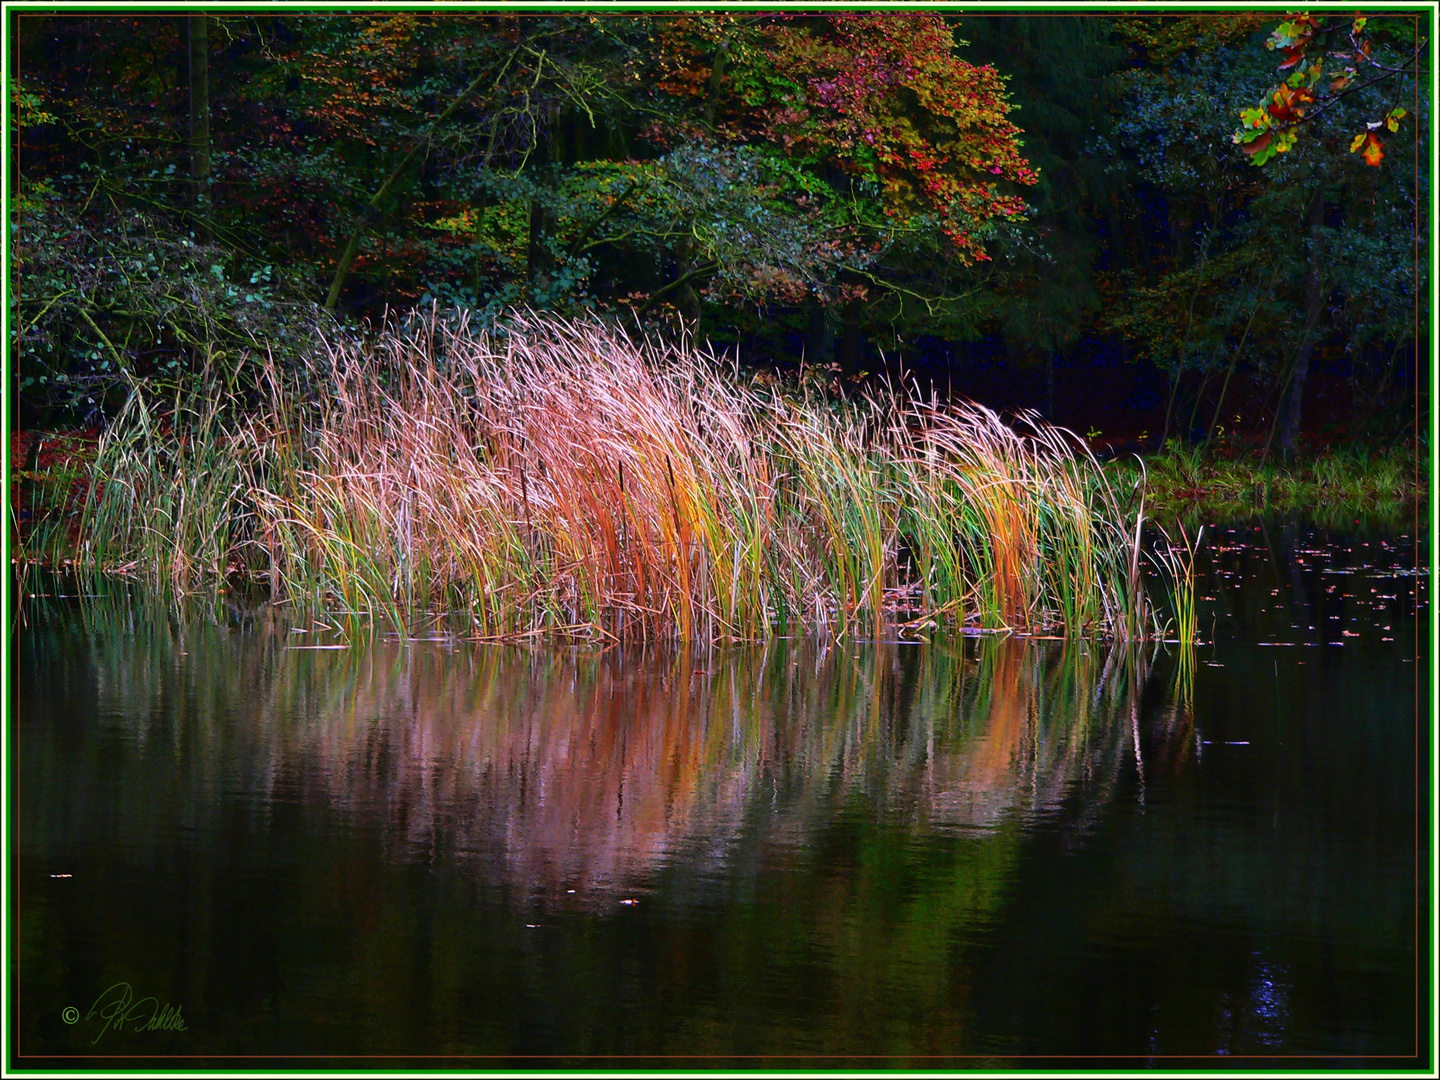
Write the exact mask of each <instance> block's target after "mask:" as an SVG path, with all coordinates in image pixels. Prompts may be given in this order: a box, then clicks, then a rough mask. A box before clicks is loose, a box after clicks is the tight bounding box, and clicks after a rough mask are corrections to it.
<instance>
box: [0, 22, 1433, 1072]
mask: <svg viewBox="0 0 1440 1080" xmlns="http://www.w3.org/2000/svg"><path fill="white" fill-rule="evenodd" d="M1360 6H1363V8H1364V10H1366V11H1367V12H1385V13H1388V14H1401V13H1414V14H1416V15H1419V16H1421V17H1425V16H1426V15H1428V17H1429V19H1430V25H1431V28H1432V33H1431V36H1430V41H1429V42H1428V46H1429V51H1430V106H1431V111H1430V116H1429V117H1428V121H1429V124H1430V134H1431V137H1430V160H1429V162H1428V165H1429V167H1430V177H1431V182H1430V202H1429V205H1428V207H1427V208H1426V209H1427V211H1428V213H1429V215H1430V234H1429V244H1428V246H1427V250H1426V253H1425V258H1426V259H1428V260H1429V265H1430V295H1429V297H1428V300H1429V306H1428V315H1427V316H1426V317H1428V321H1429V338H1430V372H1429V375H1430V379H1429V389H1430V401H1429V405H1430V416H1429V436H1430V476H1431V478H1432V483H1433V478H1434V476H1435V466H1436V463H1437V457H1440V455H1437V446H1436V438H1437V434H1440V411H1437V408H1436V401H1435V393H1436V389H1437V388H1440V348H1437V347H1440V334H1437V316H1440V280H1437V273H1436V271H1437V269H1440V265H1437V259H1436V252H1437V246H1436V242H1435V236H1434V227H1435V224H1436V221H1437V218H1440V191H1437V189H1436V186H1435V179H1436V169H1435V165H1436V164H1437V156H1436V155H1437V147H1436V141H1435V135H1436V126H1437V125H1436V116H1437V111H1440V105H1437V98H1440V65H1437V63H1436V61H1437V59H1440V43H1437V41H1436V35H1435V30H1437V29H1440V0H1422V2H1419V3H1415V2H1411V3H1403V2H1401V3H1396V2H1380V3H1371V4H1364V5H1357V4H1356V3H1348V4H1347V3H1337V2H1334V0H1320V2H1312V3H1309V4H1305V3H1285V2H1283V0H1280V2H1277V0H1260V2H1257V3H1248V4H1245V3H1215V2H1206V0H1164V2H1146V0H1137V2H1130V3H1127V2H1124V0H1094V2H1084V0H1032V2H1029V3H1024V2H1021V3H1007V2H1004V0H989V2H977V3H965V2H961V0H888V2H887V0H870V2H864V0H771V2H768V3H767V2H762V0H713V2H709V3H695V2H687V0H573V2H572V0H511V2H500V0H490V2H485V0H454V2H449V3H446V2H440V3H436V2H430V3H424V2H412V0H399V2H386V0H356V2H352V3H341V2H336V0H315V2H311V3H303V2H299V0H280V2H267V0H256V2H245V0H210V2H202V3H185V2H180V0H150V2H145V0H138V2H136V0H92V2H89V3H86V2H83V0H52V2H46V0H9V2H6V3H5V4H4V8H3V16H4V17H3V20H0V82H3V84H4V87H5V91H6V92H5V94H4V95H3V98H0V130H3V131H4V132H5V134H6V137H7V142H6V147H5V153H4V155H3V157H0V192H3V200H0V201H3V205H4V206H5V208H6V222H5V227H4V228H3V229H0V266H3V267H4V270H5V278H4V281H3V284H0V291H3V293H4V294H5V295H6V296H7V297H8V291H9V284H10V278H9V270H10V228H9V206H10V175H9V172H10V154H9V142H8V136H9V133H10V94H9V85H10V76H11V71H10V26H11V22H10V16H11V13H12V12H13V13H16V14H19V13H24V12H37V13H52V14H60V13H65V12H76V13H82V12H83V13H87V14H88V13H102V12H107V11H114V12H117V13H118V12H128V13H135V14H162V13H166V14H177V13H196V14H205V13H217V14H218V13H223V12H237V13H238V12H248V11H256V10H264V11H267V12H268V11H291V12H299V13H335V14H341V13H344V14H361V13H364V12H370V11H376V12H399V11H415V12H444V13H451V12H454V13H463V12H475V13H500V12H509V13H517V12H520V13H523V12H533V13H537V14H538V13H550V12H565V11H569V12H575V11H583V12H594V13H600V14H603V13H615V14H627V15H645V14H663V13H673V12H683V11H734V12H745V11H753V12H777V11H788V12H796V13H807V12H808V13H823V12H830V11H878V10H883V11H885V12H887V13H906V12H912V13H924V14H933V13H936V12H943V13H953V14H961V13H964V14H971V15H976V16H979V17H982V18H983V17H986V16H1015V15H1024V14H1032V13H1033V14H1060V13H1065V12H1076V13H1091V12H1116V13H1139V12H1144V13H1145V14H1147V15H1150V14H1154V15H1164V14H1170V13H1175V14H1180V13H1185V14H1198V13H1206V12H1214V13H1216V14H1220V13H1222V12H1234V11H1255V12H1274V13H1276V14H1282V13H1285V12H1288V11H1294V10H1297V9H1305V10H1313V11H1340V12H1348V11H1355V10H1356V9H1357V7H1360ZM1416 167H1417V168H1419V167H1420V162H1419V161H1418V158H1417V161H1416ZM1419 213H1420V207H1419V206H1418V205H1417V207H1416V214H1417V217H1418V215H1419ZM1418 257H1419V256H1418V255H1417V259H1418ZM1416 304H1417V311H1416V320H1417V324H1418V322H1419V320H1420V319H1421V318H1422V314H1424V311H1423V309H1421V308H1420V304H1421V300H1420V298H1419V296H1418V295H1417V297H1416ZM0 330H3V340H4V342H5V344H6V347H5V349H4V352H3V354H0V380H3V382H0V404H3V412H0V463H3V468H4V477H5V492H6V503H7V506H8V501H9V489H10V470H11V461H10V401H9V394H10V390H11V379H10V350H9V348H8V343H9V340H10V327H9V305H8V302H7V303H3V304H0ZM1417 340H1418V334H1417ZM1415 407H1416V411H1417V414H1418V412H1419V410H1420V401H1419V395H1418V394H1417V395H1416V405H1415ZM1418 419H1419V417H1418V415H1417V420H1418ZM1416 430H1417V431H1418V430H1419V424H1418V423H1417V424H1416ZM1416 524H1417V526H1420V525H1421V524H1422V523H1421V522H1420V521H1419V520H1418V519H1417V522H1416ZM1427 524H1428V527H1429V532H1428V535H1426V536H1425V538H1424V539H1425V543H1426V545H1427V546H1428V548H1429V551H1428V557H1429V567H1428V568H1429V574H1428V575H1427V578H1426V584H1425V585H1424V586H1423V588H1424V590H1425V595H1426V597H1427V599H1428V600H1429V604H1430V610H1429V614H1428V616H1427V621H1428V628H1429V639H1428V645H1429V652H1428V654H1426V655H1423V657H1422V656H1419V655H1417V656H1416V658H1415V659H1416V661H1417V662H1416V665H1415V680H1416V682H1415V689H1416V709H1417V712H1418V710H1419V709H1420V707H1421V702H1422V696H1421V693H1420V689H1421V687H1420V663H1419V662H1420V661H1421V660H1422V659H1423V660H1424V661H1425V664H1426V667H1427V669H1428V680H1429V681H1428V692H1429V697H1428V702H1427V704H1428V713H1429V715H1428V720H1429V725H1428V730H1429V748H1428V750H1429V764H1430V785H1429V790H1428V795H1429V804H1428V807H1427V808H1426V809H1427V812H1428V824H1429V843H1430V852H1429V854H1430V862H1429V866H1428V874H1429V878H1428V882H1427V885H1428V888H1429V896H1428V900H1429V908H1428V917H1429V942H1428V958H1429V962H1430V971H1429V975H1430V985H1429V995H1430V996H1429V1005H1430V1010H1429V1018H1430V1025H1431V1026H1430V1065H1429V1068H1428V1069H1425V1068H1418V1069H1405V1070H1401V1069H1385V1068H1383V1067H1377V1068H1357V1069H1344V1068H1340V1069H1327V1070H1326V1072H1327V1075H1331V1074H1333V1075H1367V1076H1373V1075H1394V1076H1435V1077H1440V1012H1437V1006H1440V979H1437V973H1440V948H1437V941H1440V939H1437V927H1436V923H1437V915H1440V908H1437V897H1440V828H1437V826H1440V816H1437V813H1436V810H1437V783H1440V728H1437V721H1436V702H1437V690H1440V672H1437V667H1436V664H1435V655H1434V654H1435V642H1436V631H1437V629H1440V610H1437V607H1440V605H1437V603H1436V600H1435V597H1434V591H1433V585H1434V572H1435V569H1436V565H1437V564H1436V539H1437V526H1440V506H1437V503H1436V500H1435V499H1434V497H1433V493H1432V497H1431V499H1430V503H1429V518H1428V522H1427ZM1416 539H1417V542H1418V541H1420V539H1421V537H1420V536H1419V535H1418V534H1417V537H1416ZM0 556H3V559H4V562H5V564H6V565H7V566H8V565H10V528H9V524H8V522H7V523H6V525H5V528H4V530H3V532H0ZM1418 569H1419V567H1418V566H1417V570H1418ZM1421 588H1422V586H1421V584H1420V582H1419V581H1418V580H1417V593H1418V592H1419V590H1420V589H1421ZM12 606H13V605H12V597H11V589H10V587H9V585H8V583H7V585H6V587H5V589H4V591H3V592H0V615H3V618H4V622H5V626H6V628H7V648H6V656H5V663H4V664H3V665H0V695H3V698H0V731H3V735H4V738H3V741H0V794H3V799H0V825H3V836H0V851H3V853H4V856H5V872H4V874H3V875H0V906H3V908H4V912H5V929H4V933H3V935H0V962H3V967H4V977H3V981H0V1009H3V1015H0V1076H5V1075H15V1076H35V1075H56V1074H61V1075H68V1076H83V1077H105V1076H115V1075H127V1074H142V1075H149V1074H152V1073H154V1072H155V1071H156V1069H155V1068H154V1067H151V1068H146V1067H144V1066H143V1065H141V1066H136V1067H134V1068H128V1067H121V1068H111V1069H84V1068H81V1069H64V1070H60V1069H40V1068H35V1069H26V1068H19V1069H10V1068H8V1062H9V1060H10V1049H11V1039H12V1038H13V1031H12V1028H11V1022H10V1021H11V1001H10V986H11V978H10V976H11V967H12V964H13V963H14V951H13V950H14V943H13V941H12V937H13V930H14V926H13V919H12V917H11V905H10V887H11V878H12V875H11V870H12V862H11V860H12V858H13V852H12V846H11V823H12V816H13V814H12V809H13V808H12V780H13V774H14V770H15V768H16V767H17V764H18V763H17V762H16V760H15V755H14V753H13V747H12V731H11V727H10V708H11V694H12V685H11V678H10V675H11V672H10V659H11V655H12V654H11V649H10V643H9V637H8V633H9V628H10V627H11V626H12V625H13V619H14V611H13V610H12ZM1416 618H1417V623H1418V620H1419V615H1418V613H1417V616H1416ZM1418 630H1419V627H1418V626H1417V641H1423V635H1421V634H1419V633H1418ZM1416 730H1417V738H1418V733H1419V731H1420V730H1421V729H1420V727H1419V725H1418V724H1417V726H1416ZM1421 749H1422V748H1421V746H1420V745H1417V746H1416V751H1417V752H1416V760H1415V768H1416V772H1417V781H1418V772H1419V769H1420V752H1421ZM1419 790H1420V789H1419V784H1418V782H1417V784H1416V794H1417V800H1418V796H1419ZM1420 809H1421V808H1420V806H1419V805H1418V803H1417V806H1416V812H1417V816H1418V814H1419V811H1420ZM1417 854H1418V852H1417ZM1417 874H1418V868H1417ZM1416 887H1417V891H1420V882H1419V880H1418V877H1417V881H1416ZM1417 899H1418V898H1417ZM1420 917H1421V916H1420V907H1419V905H1418V904H1417V908H1416V918H1417V920H1418V919H1419V918H1420ZM1418 944H1419V935H1418V934H1417V946H1418ZM1417 959H1418V957H1417ZM1417 998H1418V1001H1417V1004H1420V1005H1423V1004H1424V1000H1425V999H1424V997H1423V995H1421V994H1420V991H1419V987H1418V986H1417ZM1417 1034H1418V1033H1417ZM311 1056H314V1057H316V1058H318V1059H319V1060H323V1061H335V1060H337V1058H336V1057H335V1056H334V1055H311ZM423 1056H424V1055H414V1056H407V1057H405V1058H404V1060H407V1061H414V1060H416V1059H417V1058H419V1057H423ZM215 1057H217V1058H218V1059H219V1060H224V1061H235V1060H237V1059H236V1058H227V1057H223V1056H221V1055H215ZM1061 1059H1063V1058H1061ZM112 1060H114V1059H112ZM142 1060H146V1061H164V1060H171V1059H169V1058H164V1057H158V1056H157V1057H154V1058H149V1057H147V1058H143V1059H142ZM174 1060H180V1061H193V1060H203V1058H200V1057H194V1058H192V1057H181V1058H176V1059H174ZM259 1060H283V1061H294V1060H296V1059H295V1058H279V1057H278V1056H277V1057H271V1056H268V1055H266V1056H263V1057H261V1058H259ZM338 1060H347V1059H343V1058H341V1059H338ZM353 1060H381V1059H377V1058H356V1059H353ZM471 1060H473V1061H476V1062H477V1063H478V1062H483V1061H486V1060H492V1059H488V1058H457V1057H449V1056H442V1057H438V1059H437V1061H445V1062H452V1063H453V1062H460V1061H471ZM506 1060H514V1059H506ZM564 1060H567V1061H573V1060H585V1059H582V1058H566V1059H564ZM624 1060H627V1061H633V1060H640V1059H638V1058H626V1059H624ZM667 1060H672V1061H673V1060H675V1059H673V1058H669V1059H667ZM722 1060H736V1059H733V1058H730V1059H722ZM794 1060H797V1059H795V1058H790V1057H784V1056H774V1057H766V1058H760V1059H757V1063H756V1065H755V1067H754V1069H755V1070H765V1069H774V1067H775V1064H776V1063H783V1062H789V1061H794ZM821 1060H827V1059H821ZM850 1060H853V1059H850ZM884 1060H893V1059H890V1058H885V1059H884ZM946 1060H947V1061H954V1060H956V1059H955V1058H948V1057H947V1058H946ZM975 1060H977V1061H985V1060H994V1059H993V1058H990V1057H988V1056H979V1055H977V1056H976V1058H975ZM1010 1060H1014V1059H1013V1058H1011V1059H1010ZM1045 1060H1057V1058H1055V1057H1050V1056H1047V1057H1046V1058H1045ZM1073 1060H1076V1061H1077V1062H1078V1061H1081V1060H1083V1059H1081V1058H1078V1057H1077V1058H1075V1059H1073ZM1105 1060H1106V1061H1117V1060H1123V1059H1122V1058H1106V1059H1105ZM1140 1060H1144V1061H1155V1060H1162V1059H1157V1058H1155V1057H1143V1058H1141V1059H1140ZM1182 1060H1197V1059H1194V1058H1184V1059H1182ZM1235 1060H1241V1059H1238V1058H1231V1059H1225V1061H1235ZM1299 1060H1303V1061H1316V1060H1325V1061H1333V1060H1336V1059H1335V1058H1333V1057H1331V1058H1324V1059H1316V1058H1313V1057H1305V1058H1300V1059H1299ZM1225 1061H1220V1060H1217V1061H1216V1062H1215V1064H1214V1065H1212V1066H1210V1067H1208V1068H1204V1069H1183V1068H1181V1069H1165V1068H1161V1069H1144V1070H1143V1071H1144V1072H1145V1073H1146V1074H1147V1075H1153V1076H1214V1075H1227V1076H1246V1077H1249V1076H1277V1075H1282V1076H1283V1075H1287V1074H1295V1073H1306V1072H1309V1071H1312V1070H1311V1069H1309V1068H1306V1067H1305V1066H1303V1065H1302V1066H1295V1067H1289V1068H1286V1067H1284V1066H1277V1067H1274V1068H1270V1069H1246V1068H1238V1069H1224V1064H1225ZM1221 1070H1223V1073H1222V1072H1221ZM785 1071H786V1072H789V1073H794V1074H796V1075H804V1076H815V1075H819V1076H830V1075H838V1074H844V1075H847V1076H849V1075H853V1076H893V1075H896V1074H897V1070H896V1069H894V1068H890V1069H874V1070H871V1069H863V1068H849V1069H825V1068H815V1069H810V1068H805V1067H803V1066H801V1067H797V1068H794V1069H786V1070H785ZM1115 1071H1116V1070H1115V1069H1113V1068H1099V1069H1093V1068H1092V1069H1084V1068H1076V1069H1073V1070H1054V1069H1027V1068H1023V1067H1022V1068H1013V1069H993V1068H992V1069H986V1068H984V1067H979V1068H976V1069H973V1070H972V1069H964V1068H959V1069H956V1068H939V1067H937V1068H935V1069H924V1070H918V1069H907V1070H901V1072H902V1073H920V1072H923V1073H925V1074H951V1073H960V1074H964V1075H969V1076H1007V1077H1008V1076H1054V1075H1070V1074H1074V1075H1081V1074H1085V1073H1097V1074H1111V1073H1113V1072H1115ZM1135 1071H1136V1072H1139V1071H1141V1070H1140V1069H1136V1070H1135ZM165 1072H166V1074H167V1075H176V1076H209V1075H238V1076H277V1077H288V1076H296V1077H303V1076H309V1075H313V1074H315V1073H331V1074H334V1073H340V1074H352V1073H353V1074H364V1075H384V1076H413V1075H427V1074H429V1073H431V1072H449V1073H457V1072H458V1073H465V1074H471V1073H473V1074H485V1075H522V1074H523V1075H530V1074H547V1073H550V1074H553V1073H561V1074H564V1075H576V1074H581V1073H583V1074H584V1075H613V1074H615V1073H623V1074H626V1075H644V1076H691V1075H695V1074H697V1073H698V1074H704V1075H711V1076H749V1075H753V1072H752V1071H750V1070H743V1069H736V1068H720V1069H683V1068H655V1069H647V1068H623V1067H622V1068H618V1069H607V1068H605V1067H604V1066H599V1067H597V1068H594V1069H585V1070H576V1069H573V1068H564V1067H556V1068H545V1067H544V1066H540V1067H537V1068H535V1069H533V1070H531V1069H526V1070H523V1073H522V1072H521V1071H520V1070H516V1069H513V1068H505V1067H497V1068H486V1067H484V1066H483V1065H478V1064H477V1065H476V1066H463V1065H453V1064H452V1065H450V1066H448V1067H441V1066H439V1065H438V1063H437V1067H436V1068H435V1069H433V1070H432V1069H414V1068H410V1069H406V1068H400V1069H387V1068H385V1067H384V1066H376V1067H373V1068H364V1069H360V1068H325V1067H323V1066H321V1067H317V1068H316V1069H313V1070H307V1069H299V1068H296V1067H294V1066H290V1067H281V1068H276V1069H257V1068H253V1067H248V1066H233V1067H217V1068H208V1069H207V1068H195V1069H187V1068H176V1069H166V1070H165Z"/></svg>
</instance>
